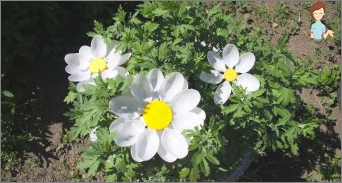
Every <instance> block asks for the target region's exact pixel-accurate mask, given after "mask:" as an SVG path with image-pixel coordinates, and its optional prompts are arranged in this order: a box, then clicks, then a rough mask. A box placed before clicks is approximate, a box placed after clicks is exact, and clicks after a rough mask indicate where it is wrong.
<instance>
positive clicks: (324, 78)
mask: <svg viewBox="0 0 342 183" xmlns="http://www.w3.org/2000/svg"><path fill="white" fill-rule="evenodd" d="M340 79H341V67H340V65H336V66H333V67H329V66H324V68H323V70H322V71H321V72H320V74H319V77H318V83H319V85H318V87H319V88H320V89H321V90H323V91H324V92H326V93H329V92H330V88H331V87H334V88H336V87H337V85H338V82H339V81H340Z"/></svg>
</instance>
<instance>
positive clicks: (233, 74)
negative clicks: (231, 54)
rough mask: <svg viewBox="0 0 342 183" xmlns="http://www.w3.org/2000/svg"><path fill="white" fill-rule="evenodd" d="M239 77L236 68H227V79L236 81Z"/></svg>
mask: <svg viewBox="0 0 342 183" xmlns="http://www.w3.org/2000/svg"><path fill="white" fill-rule="evenodd" d="M236 78H237V72H236V71H235V70H234V69H231V68H229V69H227V70H226V71H224V79H226V80H227V81H234V80H235V79H236Z"/></svg>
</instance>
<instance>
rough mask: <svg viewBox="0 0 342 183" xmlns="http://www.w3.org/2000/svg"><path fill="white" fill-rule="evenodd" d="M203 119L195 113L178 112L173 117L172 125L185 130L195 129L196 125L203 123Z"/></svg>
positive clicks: (181, 130)
mask: <svg viewBox="0 0 342 183" xmlns="http://www.w3.org/2000/svg"><path fill="white" fill-rule="evenodd" d="M202 121H203V120H202V119H201V118H200V117H199V116H198V115H197V114H195V113H192V112H185V113H181V114H177V115H175V116H174V117H173V120H172V126H173V127H174V128H175V129H177V130H179V131H180V132H183V130H186V129H190V130H191V129H194V128H195V126H200V125H201V124H203V122H202Z"/></svg>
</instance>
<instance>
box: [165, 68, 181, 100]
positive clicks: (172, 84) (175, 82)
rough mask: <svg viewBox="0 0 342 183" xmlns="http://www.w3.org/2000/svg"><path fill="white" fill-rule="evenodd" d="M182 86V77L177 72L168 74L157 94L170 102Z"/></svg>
mask: <svg viewBox="0 0 342 183" xmlns="http://www.w3.org/2000/svg"><path fill="white" fill-rule="evenodd" d="M183 86H184V77H183V75H182V74H181V73H179V72H174V73H172V74H170V75H168V76H167V77H166V78H165V80H164V81H163V83H162V84H161V86H160V89H159V95H160V97H161V98H162V99H163V100H164V101H165V102H170V101H171V100H172V98H173V97H174V96H175V95H176V94H177V93H179V92H180V91H181V90H182V88H183Z"/></svg>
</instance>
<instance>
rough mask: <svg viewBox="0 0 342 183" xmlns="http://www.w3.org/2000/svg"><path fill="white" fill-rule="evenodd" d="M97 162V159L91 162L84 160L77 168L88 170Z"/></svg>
mask: <svg viewBox="0 0 342 183" xmlns="http://www.w3.org/2000/svg"><path fill="white" fill-rule="evenodd" d="M96 161H97V158H94V159H90V160H84V161H82V162H80V163H78V164H77V165H76V168H78V169H86V168H89V167H91V166H92V165H93V164H94V163H95V162H96Z"/></svg>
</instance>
